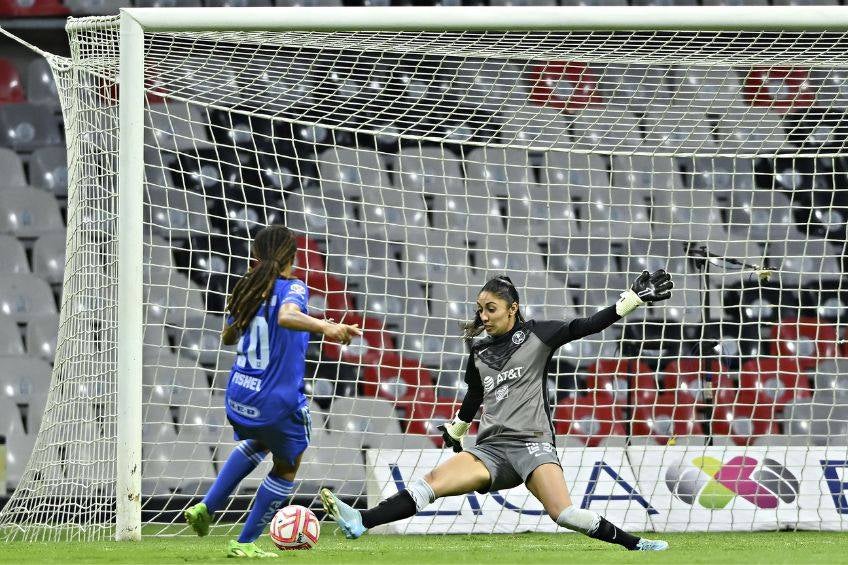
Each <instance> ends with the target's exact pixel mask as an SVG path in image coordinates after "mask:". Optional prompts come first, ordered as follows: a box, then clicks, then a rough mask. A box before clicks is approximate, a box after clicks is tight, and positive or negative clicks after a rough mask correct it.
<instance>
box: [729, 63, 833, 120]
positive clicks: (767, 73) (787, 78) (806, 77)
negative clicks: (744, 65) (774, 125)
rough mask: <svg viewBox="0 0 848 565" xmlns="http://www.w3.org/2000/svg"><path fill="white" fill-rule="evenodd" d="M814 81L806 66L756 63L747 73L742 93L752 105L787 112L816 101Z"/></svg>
mask: <svg viewBox="0 0 848 565" xmlns="http://www.w3.org/2000/svg"><path fill="white" fill-rule="evenodd" d="M811 85H812V82H811V81H810V72H809V71H808V70H805V69H792V68H788V67H760V68H756V67H755V68H753V69H751V71H750V72H749V73H748V76H747V77H745V86H744V87H743V89H742V94H743V95H744V96H745V100H746V101H747V102H748V104H750V105H751V106H763V107H766V108H769V109H770V110H774V111H777V112H781V113H784V112H787V111H789V110H792V109H798V108H807V107H809V106H812V105H813V102H814V101H815V98H816V93H815V91H814V90H813V88H812V87H811Z"/></svg>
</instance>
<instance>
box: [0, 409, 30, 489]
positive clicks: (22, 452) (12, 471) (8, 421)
mask: <svg viewBox="0 0 848 565" xmlns="http://www.w3.org/2000/svg"><path fill="white" fill-rule="evenodd" d="M0 414H2V417H0V434H3V435H4V436H6V486H7V487H8V488H15V487H17V486H18V482H19V481H20V480H21V477H22V476H23V472H24V468H25V467H26V464H27V461H29V457H30V454H31V453H32V450H33V448H34V447H35V438H36V434H35V433H27V429H26V428H25V427H24V424H23V421H22V419H21V417H20V410H19V409H18V407H17V405H16V404H15V402H13V401H12V400H11V399H8V398H4V397H2V396H0Z"/></svg>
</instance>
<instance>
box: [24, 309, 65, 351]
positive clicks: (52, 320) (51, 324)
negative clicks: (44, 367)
mask: <svg viewBox="0 0 848 565" xmlns="http://www.w3.org/2000/svg"><path fill="white" fill-rule="evenodd" d="M58 335H59V316H57V315H55V314H47V315H45V316H41V317H40V318H33V319H31V320H30V321H29V323H28V324H27V329H26V344H27V352H28V353H29V354H30V355H32V356H37V357H40V358H41V359H44V360H45V361H47V362H48V363H52V362H53V359H54V358H55V356H56V340H57V338H58Z"/></svg>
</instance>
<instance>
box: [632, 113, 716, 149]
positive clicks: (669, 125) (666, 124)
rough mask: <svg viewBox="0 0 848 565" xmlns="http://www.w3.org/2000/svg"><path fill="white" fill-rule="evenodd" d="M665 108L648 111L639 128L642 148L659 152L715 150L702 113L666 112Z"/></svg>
mask: <svg viewBox="0 0 848 565" xmlns="http://www.w3.org/2000/svg"><path fill="white" fill-rule="evenodd" d="M667 108H668V107H667V106H661V107H659V108H648V112H646V114H645V118H644V120H643V125H644V127H645V130H646V131H645V139H646V144H650V145H652V146H654V147H657V148H658V149H659V150H660V151H668V152H670V151H693V152H694V151H705V150H709V149H711V148H713V147H714V146H715V141H714V140H713V138H712V126H711V125H710V123H709V122H708V121H707V116H706V115H705V114H704V113H702V112H691V111H690V112H685V113H681V112H679V111H674V112H666V110H667Z"/></svg>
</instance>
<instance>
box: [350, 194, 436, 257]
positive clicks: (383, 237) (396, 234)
mask: <svg viewBox="0 0 848 565" xmlns="http://www.w3.org/2000/svg"><path fill="white" fill-rule="evenodd" d="M362 210H363V212H364V220H365V221H364V226H363V227H364V229H365V233H366V234H367V235H368V237H370V238H372V239H376V240H378V241H401V242H404V241H405V242H409V243H419V244H423V243H424V239H425V237H426V236H425V234H424V230H425V229H426V227H427V204H426V203H425V202H424V198H423V197H421V196H420V195H418V194H413V193H408V192H401V191H399V190H394V189H389V188H384V189H383V190H364V191H363V199H362Z"/></svg>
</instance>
